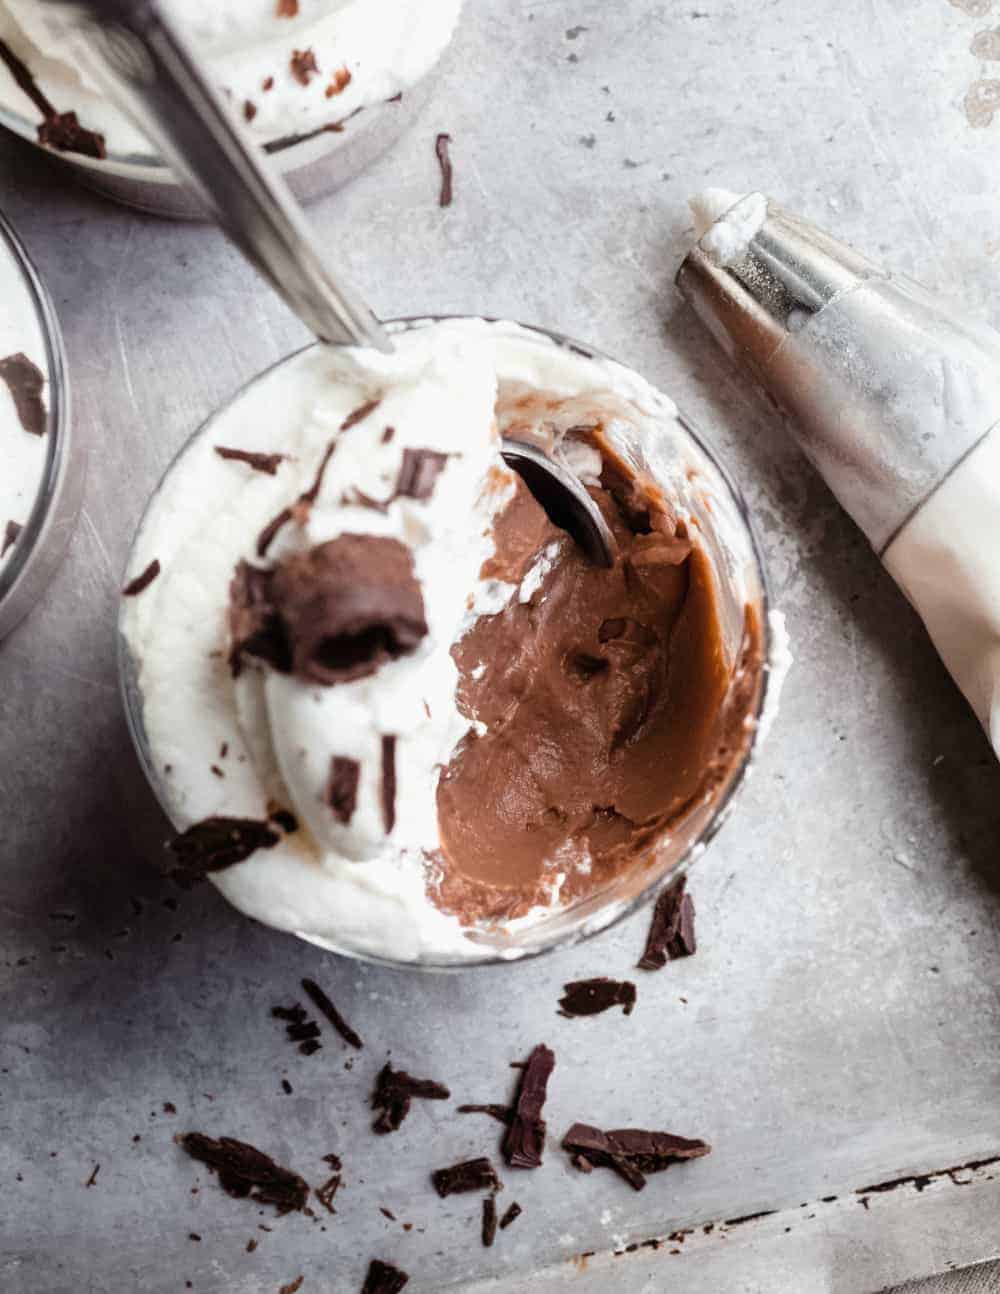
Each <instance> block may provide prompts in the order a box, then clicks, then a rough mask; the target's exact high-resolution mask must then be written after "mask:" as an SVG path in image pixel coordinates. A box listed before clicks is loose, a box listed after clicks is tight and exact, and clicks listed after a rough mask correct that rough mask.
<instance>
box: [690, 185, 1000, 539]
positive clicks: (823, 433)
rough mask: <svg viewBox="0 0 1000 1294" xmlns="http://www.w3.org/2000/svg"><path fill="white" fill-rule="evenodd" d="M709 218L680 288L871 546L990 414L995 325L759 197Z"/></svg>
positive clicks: (995, 387) (979, 434)
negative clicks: (779, 414)
mask: <svg viewBox="0 0 1000 1294" xmlns="http://www.w3.org/2000/svg"><path fill="white" fill-rule="evenodd" d="M731 196H732V195H731ZM712 214H714V215H716V216H717V218H716V219H715V220H714V221H713V222H712V223H710V225H709V227H708V229H707V230H706V231H705V232H704V233H703V235H702V237H701V238H700V239H699V241H698V243H697V245H696V246H695V247H694V248H693V249H692V251H691V252H690V253H689V254H688V255H687V256H686V257H685V259H684V261H683V263H682V264H681V267H680V269H679V270H678V273H677V277H676V283H677V287H678V289H679V290H680V292H681V294H682V295H683V296H684V297H685V299H686V300H687V301H688V302H689V303H690V304H691V306H692V307H693V308H694V310H695V312H696V314H697V315H698V316H699V318H700V319H701V320H702V322H703V323H704V324H705V325H706V326H707V327H708V329H709V331H710V332H711V333H712V335H713V336H714V337H715V338H716V340H717V341H718V342H719V343H720V344H721V345H722V347H723V349H724V350H725V351H726V352H727V353H728V354H729V355H730V357H731V358H732V359H734V360H735V361H736V362H737V363H738V364H739V365H741V366H743V367H745V368H747V369H748V370H749V371H750V373H751V374H752V375H753V376H754V377H755V378H756V379H757V380H758V381H759V382H760V383H761V385H762V386H763V387H764V388H765V390H766V391H767V393H768V394H769V395H770V396H771V397H772V398H773V400H774V401H775V402H776V403H777V405H778V406H779V408H781V409H782V410H783V411H784V413H786V414H787V415H789V431H790V432H791V434H792V435H793V436H794V438H795V439H796V440H797V441H798V443H799V444H800V446H801V448H802V449H803V451H804V452H805V453H806V455H807V456H808V457H809V458H810V459H811V460H812V462H813V463H814V465H815V466H816V467H817V469H818V470H819V471H820V473H821V474H822V475H823V476H824V477H825V479H826V481H827V483H828V484H829V486H830V487H831V489H832V490H833V492H834V494H835V495H836V496H837V498H838V499H839V500H840V503H841V504H842V505H843V507H844V508H845V509H846V511H847V512H849V513H850V514H851V516H852V517H853V518H854V520H855V521H856V522H857V523H858V525H859V526H860V527H861V529H862V530H863V531H864V532H865V534H866V535H867V536H868V539H869V541H870V542H871V544H872V546H873V548H874V549H875V551H876V552H877V553H879V554H880V555H882V554H883V553H884V552H885V550H886V549H887V548H888V546H889V545H890V544H891V542H892V540H893V538H894V537H895V536H896V535H897V534H898V533H899V531H900V530H901V529H902V527H903V526H904V525H905V524H906V522H907V521H908V520H909V519H910V517H912V516H913V515H914V514H915V513H916V512H917V511H918V509H919V508H920V507H921V505H922V504H923V503H924V502H925V501H926V500H927V499H928V498H929V497H930V495H931V494H932V493H933V491H934V490H935V489H936V488H937V487H938V485H940V483H941V482H942V481H943V480H945V479H946V477H948V475H949V474H950V473H951V472H952V471H953V470H954V468H955V467H956V465H957V464H958V463H960V462H961V461H962V460H963V459H964V458H965V457H966V455H968V454H969V453H970V451H971V450H972V449H973V448H974V447H975V446H976V445H977V444H978V443H979V442H980V441H981V440H982V439H983V438H984V437H985V436H986V434H987V432H988V431H989V430H990V429H991V428H992V427H993V426H994V424H995V423H997V422H998V420H1000V333H997V332H995V331H994V330H993V329H991V328H989V327H988V326H986V325H983V324H977V323H975V322H974V321H972V320H969V319H967V318H963V316H962V315H961V313H960V312H958V311H956V310H954V309H952V308H951V307H950V306H949V305H948V304H946V303H945V302H943V301H941V300H940V299H939V298H937V297H935V296H934V295H933V294H932V293H930V292H928V291H927V290H926V289H924V288H922V287H921V286H920V285H919V284H917V283H915V282H913V281H912V280H910V279H908V278H907V277H905V276H904V275H901V274H894V273H891V272H889V271H888V270H886V269H884V268H883V267H881V266H879V265H877V264H876V263H875V262H873V261H871V260H869V259H868V258H867V257H865V256H863V255H862V254H861V253H859V252H857V251H855V250H854V248H852V247H850V246H848V245H847V244H846V243H843V242H841V241H840V240H839V239H837V238H835V237H833V235H831V234H829V233H826V232H825V231H824V230H822V229H819V228H818V227H817V226H815V225H813V224H812V223H811V222H809V221H808V220H805V219H803V218H801V217H799V216H796V215H794V214H792V213H791V212H788V211H785V210H784V209H782V208H781V207H780V206H778V205H777V204H776V203H775V202H773V201H771V200H770V199H767V198H766V197H764V195H762V194H759V193H755V194H748V195H746V196H745V197H743V198H736V197H735V196H733V197H732V202H731V203H729V204H728V206H726V205H723V207H722V208H721V209H717V210H716V212H714V213H712Z"/></svg>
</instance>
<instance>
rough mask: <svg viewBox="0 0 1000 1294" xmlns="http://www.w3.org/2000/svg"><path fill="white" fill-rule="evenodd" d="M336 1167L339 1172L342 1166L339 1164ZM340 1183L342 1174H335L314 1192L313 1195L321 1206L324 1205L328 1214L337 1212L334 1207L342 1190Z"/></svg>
mask: <svg viewBox="0 0 1000 1294" xmlns="http://www.w3.org/2000/svg"><path fill="white" fill-rule="evenodd" d="M336 1167H337V1169H338V1170H339V1168H340V1164H339V1163H338V1164H337V1166H336ZM340 1182H341V1175H340V1172H339V1171H338V1172H334V1173H333V1174H332V1175H331V1176H330V1177H328V1178H327V1179H326V1181H325V1182H324V1183H323V1185H322V1186H320V1187H317V1189H316V1190H314V1191H313V1194H314V1195H315V1196H316V1198H317V1200H319V1202H320V1204H322V1206H323V1208H324V1209H326V1211H327V1213H336V1212H337V1210H336V1209H335V1208H334V1207H333V1198H334V1196H335V1195H336V1194H337V1192H338V1191H339V1190H340Z"/></svg>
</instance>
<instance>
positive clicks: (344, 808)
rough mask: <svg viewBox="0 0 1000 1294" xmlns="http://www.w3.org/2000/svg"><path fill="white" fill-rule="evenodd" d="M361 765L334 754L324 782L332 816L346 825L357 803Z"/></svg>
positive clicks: (352, 815)
mask: <svg viewBox="0 0 1000 1294" xmlns="http://www.w3.org/2000/svg"><path fill="white" fill-rule="evenodd" d="M360 778H361V765H360V764H359V763H358V761H357V760H356V759H350V758H349V757H347V756H345V755H334V756H333V758H332V759H331V760H330V778H329V781H328V782H327V784H326V802H327V804H328V805H329V806H330V808H331V809H332V810H333V816H334V817H335V818H336V819H337V821H338V822H341V823H343V824H344V826H345V827H346V826H347V824H348V823H349V822H350V820H351V818H353V817H354V810H355V808H356V806H357V803H358V782H359V780H360Z"/></svg>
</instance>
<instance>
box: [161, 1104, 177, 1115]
mask: <svg viewBox="0 0 1000 1294" xmlns="http://www.w3.org/2000/svg"><path fill="white" fill-rule="evenodd" d="M163 1113H164V1114H176V1113H177V1106H176V1105H174V1103H173V1101H164V1102H163Z"/></svg>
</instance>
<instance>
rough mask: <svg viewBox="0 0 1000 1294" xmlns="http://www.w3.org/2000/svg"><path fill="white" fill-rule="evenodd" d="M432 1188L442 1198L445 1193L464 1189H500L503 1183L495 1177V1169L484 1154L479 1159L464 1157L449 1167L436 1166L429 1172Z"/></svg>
mask: <svg viewBox="0 0 1000 1294" xmlns="http://www.w3.org/2000/svg"><path fill="white" fill-rule="evenodd" d="M431 1181H432V1182H433V1183H434V1189H435V1190H436V1191H437V1193H438V1195H440V1196H441V1198H442V1199H444V1198H445V1196H447V1195H459V1194H461V1193H462V1192H464V1191H500V1190H503V1183H502V1182H501V1181H500V1178H499V1177H497V1173H496V1169H495V1168H494V1167H493V1165H492V1164H491V1163H490V1161H489V1160H488V1159H487V1158H486V1157H485V1155H484V1156H482V1157H481V1158H479V1159H465V1160H463V1161H462V1162H461V1163H459V1164H452V1165H451V1167H450V1168H438V1169H437V1170H436V1171H435V1172H433V1173H431Z"/></svg>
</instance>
